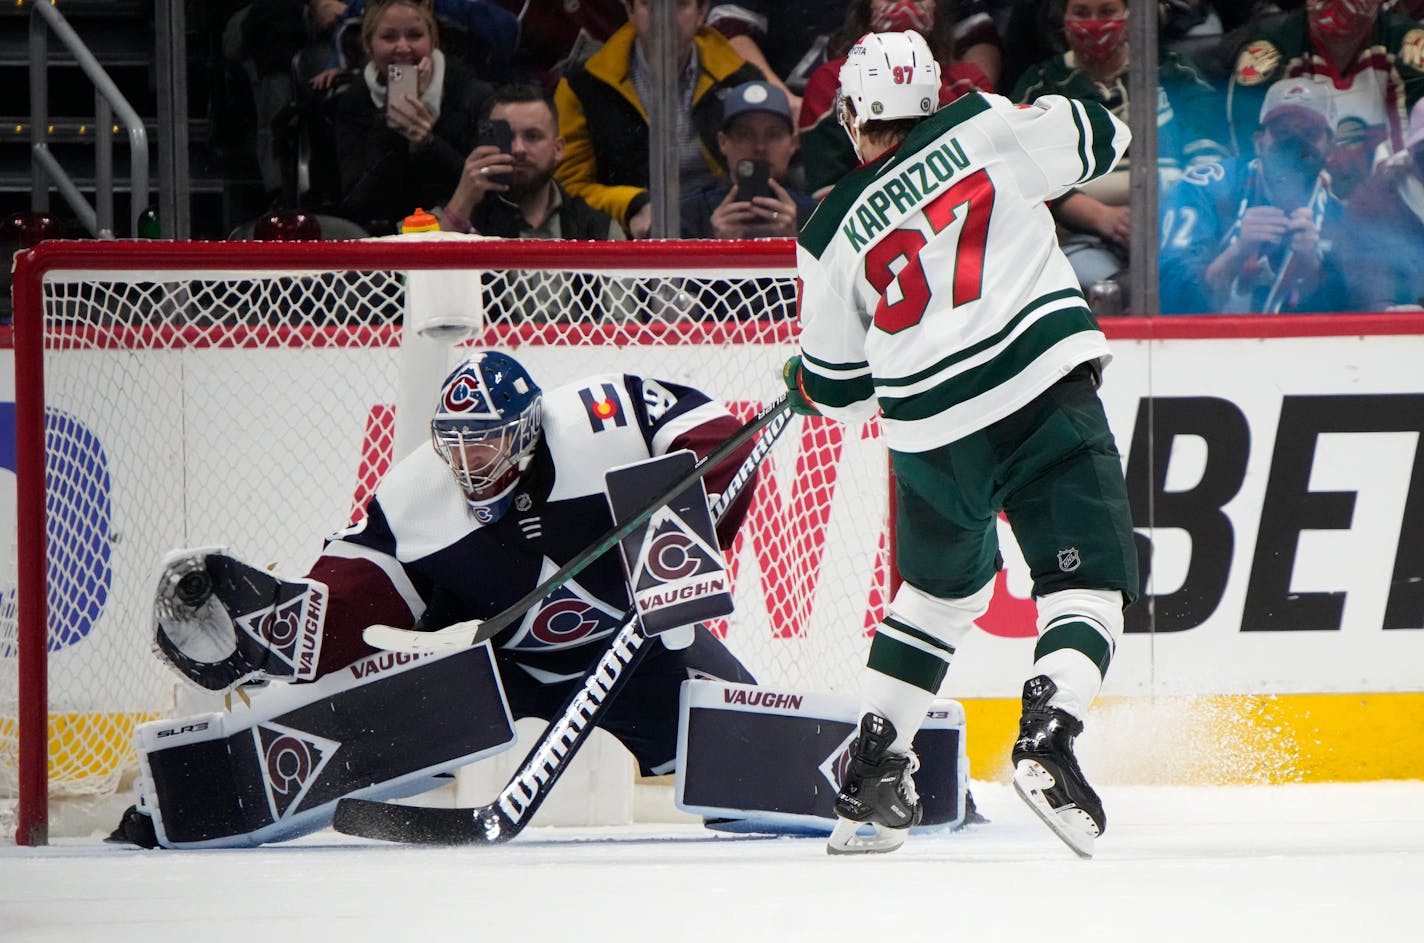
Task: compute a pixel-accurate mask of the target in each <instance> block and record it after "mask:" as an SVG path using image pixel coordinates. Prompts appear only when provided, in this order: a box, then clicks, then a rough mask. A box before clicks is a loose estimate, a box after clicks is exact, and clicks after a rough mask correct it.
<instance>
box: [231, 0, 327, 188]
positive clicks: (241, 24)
mask: <svg viewBox="0 0 1424 943" xmlns="http://www.w3.org/2000/svg"><path fill="white" fill-rule="evenodd" d="M311 2H312V4H313V11H314V10H315V4H316V3H318V2H322V0H311ZM307 3H308V0H253V2H252V3H249V4H247V5H245V6H243V7H241V8H240V9H239V10H237V12H235V13H233V14H232V16H231V17H230V18H229V19H228V21H227V24H226V26H225V28H224V30H223V38H222V47H223V58H224V59H225V60H226V61H227V62H228V63H229V64H230V65H231V66H233V67H235V68H236V69H237V71H239V72H241V73H242V75H243V76H244V77H245V78H246V80H247V85H248V88H249V89H250V90H251V94H252V105H253V113H254V118H255V124H256V133H255V135H254V138H253V141H252V150H251V155H252V157H253V158H254V159H255V160H256V162H257V169H258V173H259V175H260V176H261V178H262V189H263V191H264V193H265V194H266V196H267V198H268V200H273V199H275V198H276V197H277V196H278V194H279V192H280V191H281V187H282V167H281V161H280V159H279V156H278V147H277V142H276V140H275V136H274V134H273V129H272V124H273V121H274V120H275V119H276V118H277V116H278V115H279V114H281V113H282V111H283V109H285V108H287V107H288V106H289V105H291V104H292V103H293V102H294V101H295V100H296V88H295V84H294V81H293V77H292V57H293V56H295V55H296V54H297V53H298V52H299V51H301V49H302V48H303V47H304V46H307V45H311V44H315V43H319V42H320V32H319V28H318V25H317V23H316V21H314V20H313V19H312V18H311V17H310V16H309V15H308V6H307Z"/></svg>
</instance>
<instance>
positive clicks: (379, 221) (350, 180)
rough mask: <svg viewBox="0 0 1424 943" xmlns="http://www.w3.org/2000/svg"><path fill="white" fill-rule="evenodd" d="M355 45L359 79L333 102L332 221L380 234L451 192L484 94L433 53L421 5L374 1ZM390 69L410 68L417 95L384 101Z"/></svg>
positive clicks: (457, 65)
mask: <svg viewBox="0 0 1424 943" xmlns="http://www.w3.org/2000/svg"><path fill="white" fill-rule="evenodd" d="M361 42H362V47H363V48H364V49H365V51H366V55H367V59H368V61H367V62H366V65H365V67H364V68H363V69H362V73H361V80H360V81H356V82H353V83H351V85H349V86H348V87H347V88H346V90H345V91H344V92H343V93H342V94H341V98H340V100H339V101H338V102H337V111H336V143H337V152H338V157H339V165H340V175H341V209H340V215H342V216H345V217H346V218H347V219H350V220H352V221H353V222H357V223H360V224H361V225H363V226H365V227H366V229H367V230H368V231H369V232H371V233H372V234H375V235H381V234H385V233H391V232H395V231H396V226H397V225H398V224H399V221H400V220H402V219H404V218H405V216H406V215H407V214H409V213H411V212H412V211H413V210H415V209H416V208H417V207H425V206H435V205H436V204H438V203H440V202H442V201H443V200H444V199H445V198H446V197H447V196H448V195H449V194H450V192H451V191H452V190H454V189H455V186H456V185H457V184H458V182H459V180H460V172H461V169H462V168H463V166H464V162H465V157H466V156H467V155H468V154H469V153H470V151H471V150H473V149H474V146H475V143H476V128H477V125H478V122H479V115H480V113H481V110H482V109H483V107H484V104H485V101H486V99H488V98H489V96H490V93H491V91H492V90H491V88H490V86H489V85H488V84H486V83H485V82H482V81H480V80H479V79H478V78H476V77H475V75H474V73H473V72H471V71H470V69H469V67H468V66H466V65H465V64H464V63H462V62H460V61H459V60H458V59H455V58H453V57H451V58H446V56H445V55H444V54H443V53H442V52H441V51H440V48H439V45H440V42H439V34H438V32H437V29H436V25H435V15H434V13H433V12H432V11H431V8H430V5H429V3H427V2H422V0H376V2H374V3H372V4H371V5H370V6H368V7H367V8H366V12H365V14H364V15H363V16H362V19H361ZM392 64H403V65H406V66H409V67H412V68H414V69H415V70H416V75H417V95H416V96H414V97H412V96H403V100H394V101H392V100H388V96H387V94H386V76H387V74H388V69H389V67H390V66H391V65H392Z"/></svg>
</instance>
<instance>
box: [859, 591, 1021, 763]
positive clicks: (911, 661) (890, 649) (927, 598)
mask: <svg viewBox="0 0 1424 943" xmlns="http://www.w3.org/2000/svg"><path fill="white" fill-rule="evenodd" d="M993 593H994V584H993V582H992V581H990V582H989V583H987V584H985V586H984V587H983V588H981V589H980V590H979V591H978V592H976V593H975V594H974V595H972V596H968V597H964V598H962V599H939V598H936V597H934V596H931V595H929V594H928V593H925V592H923V591H921V590H918V589H916V588H915V587H913V586H911V585H910V584H908V583H902V584H901V585H900V588H899V589H898V590H897V591H896V592H895V598H894V600H892V601H891V603H890V609H889V611H888V612H887V613H886V614H885V618H884V619H883V620H881V623H880V626H879V627H878V628H877V629H876V637H875V640H874V641H873V642H872V643H871V647H870V656H869V658H868V659H867V660H866V670H865V673H864V676H863V679H862V682H861V713H866V712H873V713H876V714H879V715H880V716H882V717H884V718H886V719H888V720H889V721H890V722H891V723H892V724H894V725H895V742H894V743H892V744H891V746H890V749H891V751H892V752H895V753H905V752H908V751H909V749H910V743H911V741H913V740H914V738H915V733H916V731H918V730H919V729H920V724H921V723H923V722H924V718H925V711H926V710H928V709H929V706H930V702H931V701H932V700H934V697H935V694H937V693H938V691H939V686H940V682H941V681H943V680H944V674H945V672H946V671H947V670H948V669H949V662H950V659H951V658H952V657H953V655H954V649H955V646H956V645H958V644H959V642H960V640H961V639H963V638H964V635H965V633H967V632H968V631H969V628H970V627H971V626H972V625H973V624H974V620H975V619H977V618H979V617H980V616H981V615H983V614H984V612H985V611H986V610H987V609H988V608H989V600H990V599H991V598H992V596H993Z"/></svg>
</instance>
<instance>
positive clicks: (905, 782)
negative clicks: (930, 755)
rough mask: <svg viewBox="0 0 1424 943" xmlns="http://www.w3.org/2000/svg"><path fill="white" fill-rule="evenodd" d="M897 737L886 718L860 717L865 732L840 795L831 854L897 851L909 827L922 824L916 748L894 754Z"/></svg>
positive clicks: (853, 753)
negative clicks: (892, 748) (916, 782)
mask: <svg viewBox="0 0 1424 943" xmlns="http://www.w3.org/2000/svg"><path fill="white" fill-rule="evenodd" d="M894 740H895V725H894V724H892V723H891V722H890V721H888V720H886V719H885V718H884V717H881V716H880V715H878V714H866V715H865V716H864V717H862V718H861V719H860V736H858V737H857V738H856V739H855V740H854V741H853V742H852V743H851V746H850V767H849V768H848V769H847V770H846V774H845V781H844V782H842V783H841V789H840V793H839V794H838V795H837V796H836V803H835V809H836V816H837V822H836V827H835V829H834V830H833V831H832V832H831V837H830V839H829V840H828V841H827V842H826V853H827V854H832V855H856V854H875V853H884V852H889V851H894V850H895V849H896V848H899V847H900V846H901V845H903V844H904V843H905V836H906V835H907V834H908V833H909V830H910V826H912V825H918V824H920V818H921V816H922V815H923V814H924V806H923V805H922V804H921V803H920V797H919V794H918V793H917V792H916V791H915V781H914V780H913V779H912V778H911V776H912V774H913V773H914V772H915V770H916V769H918V768H919V762H918V760H916V758H915V755H914V754H913V753H902V754H894V753H891V752H890V744H891V743H892V742H894ZM867 827H868V828H869V829H870V831H869V832H866V831H865V829H866V828H867Z"/></svg>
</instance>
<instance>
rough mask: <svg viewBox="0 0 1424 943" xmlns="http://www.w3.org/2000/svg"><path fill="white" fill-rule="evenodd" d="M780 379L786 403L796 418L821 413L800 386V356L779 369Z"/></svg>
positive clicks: (794, 357) (804, 389)
mask: <svg viewBox="0 0 1424 943" xmlns="http://www.w3.org/2000/svg"><path fill="white" fill-rule="evenodd" d="M781 379H782V380H784V381H785V382H786V403H787V405H788V406H790V407H791V411H792V412H793V413H795V414H796V415H798V416H819V415H821V411H820V410H819V409H817V408H816V404H815V403H813V402H811V397H809V396H807V395H806V388H805V387H804V386H802V384H801V355H800V354H796V355H795V356H793V357H792V358H791V359H790V360H788V361H786V366H784V367H782V368H781Z"/></svg>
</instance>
